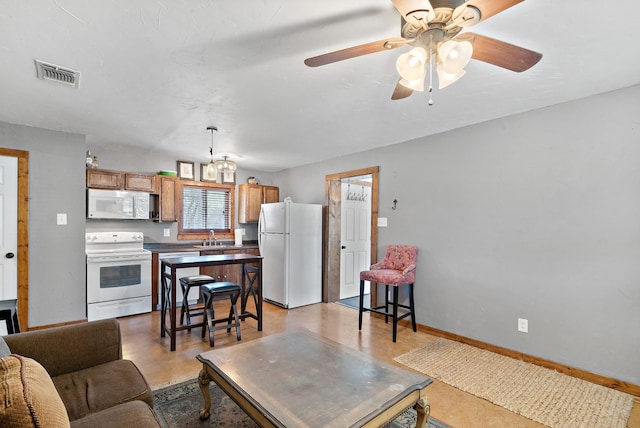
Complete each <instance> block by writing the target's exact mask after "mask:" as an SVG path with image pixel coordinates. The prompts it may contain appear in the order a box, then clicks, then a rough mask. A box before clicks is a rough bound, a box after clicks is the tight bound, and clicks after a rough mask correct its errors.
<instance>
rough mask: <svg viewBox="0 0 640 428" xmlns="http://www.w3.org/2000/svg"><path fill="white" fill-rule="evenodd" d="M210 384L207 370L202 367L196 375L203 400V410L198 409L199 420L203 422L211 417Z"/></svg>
mask: <svg viewBox="0 0 640 428" xmlns="http://www.w3.org/2000/svg"><path fill="white" fill-rule="evenodd" d="M210 382H211V378H210V377H209V374H207V369H206V368H205V367H203V368H202V370H200V374H199V375H198V383H199V384H200V391H202V398H203V399H204V408H202V409H200V419H201V420H203V421H204V420H205V419H209V416H210V415H211V392H210V391H209V383H210Z"/></svg>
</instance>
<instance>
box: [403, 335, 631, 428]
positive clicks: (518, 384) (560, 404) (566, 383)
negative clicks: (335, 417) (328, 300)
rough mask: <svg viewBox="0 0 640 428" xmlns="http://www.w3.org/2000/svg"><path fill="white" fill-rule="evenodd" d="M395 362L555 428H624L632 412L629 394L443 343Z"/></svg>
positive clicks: (473, 349) (510, 359) (491, 354)
mask: <svg viewBox="0 0 640 428" xmlns="http://www.w3.org/2000/svg"><path fill="white" fill-rule="evenodd" d="M394 360H395V361H397V362H399V363H401V364H404V365H406V366H408V367H410V368H412V369H414V370H417V371H419V372H421V373H424V374H425V375H427V376H430V377H432V378H435V379H438V380H440V381H442V382H444V383H447V384H449V385H451V386H454V387H456V388H458V389H461V390H463V391H465V392H468V393H471V394H473V395H475V396H477V397H480V398H484V399H485V400H488V401H490V402H492V403H494V404H497V405H499V406H502V407H504V408H505V409H508V410H511V411H512V412H515V413H517V414H519V415H522V416H524V417H526V418H529V419H532V420H534V421H536V422H539V423H542V424H544V425H547V426H550V427H554V428H556V427H558V428H564V427H567V428H575V427H598V428H605V427H620V428H624V427H626V426H627V420H628V419H629V415H630V413H631V408H632V407H633V401H634V397H633V396H632V395H630V394H625V393H623V392H619V391H615V390H613V389H610V388H607V387H604V386H601V385H596V384H593V383H591V382H587V381H584V380H581V379H577V378H574V377H571V376H567V375H564V374H562V373H559V372H556V371H554V370H549V369H545V368H543V367H540V366H536V365H534V364H530V363H526V362H524V361H520V360H516V359H514V358H510V357H506V356H503V355H498V354H496V353H493V352H490V351H486V350H483V349H479V348H475V347H473V346H469V345H465V344H463V343H458V342H454V341H451V340H447V339H441V338H439V339H436V340H434V341H431V342H429V343H427V345H426V346H425V347H423V348H420V349H415V350H413V351H410V352H408V353H406V354H403V355H401V356H399V357H396V358H394Z"/></svg>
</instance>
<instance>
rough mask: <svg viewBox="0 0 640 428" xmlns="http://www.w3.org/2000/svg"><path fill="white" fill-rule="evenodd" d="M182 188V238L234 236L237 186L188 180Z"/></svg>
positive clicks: (180, 235)
mask: <svg viewBox="0 0 640 428" xmlns="http://www.w3.org/2000/svg"><path fill="white" fill-rule="evenodd" d="M181 188H182V191H181V207H182V210H181V214H180V217H179V220H178V221H179V236H178V238H180V239H205V238H208V237H209V234H210V231H211V230H213V231H214V234H215V236H216V237H222V238H232V237H233V221H234V217H233V215H234V211H233V207H234V197H235V186H233V185H225V184H217V183H201V182H187V183H184V184H183V185H182V186H181Z"/></svg>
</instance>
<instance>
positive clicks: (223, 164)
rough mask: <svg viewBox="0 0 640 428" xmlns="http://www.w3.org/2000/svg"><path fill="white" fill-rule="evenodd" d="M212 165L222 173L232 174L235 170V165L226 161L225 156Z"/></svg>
mask: <svg viewBox="0 0 640 428" xmlns="http://www.w3.org/2000/svg"><path fill="white" fill-rule="evenodd" d="M213 165H214V166H215V168H216V169H217V170H218V171H220V172H222V173H224V172H234V171H235V170H236V169H237V166H236V163H235V162H234V161H230V160H229V159H227V156H223V157H222V159H218V160H217V161H215V162H214V163H213Z"/></svg>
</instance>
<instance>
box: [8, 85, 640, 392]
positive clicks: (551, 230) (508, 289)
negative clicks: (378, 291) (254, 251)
mask: <svg viewBox="0 0 640 428" xmlns="http://www.w3.org/2000/svg"><path fill="white" fill-rule="evenodd" d="M434 108H437V107H434ZM428 114H429V112H428V110H426V108H425V117H426V118H427V119H428ZM639 117H640V86H634V87H631V88H628V89H624V90H620V91H616V92H611V93H607V94H603V95H599V96H595V97H590V98H586V99H583V100H579V101H575V102H571V103H567V104H563V105H558V106H553V107H549V108H545V109H540V110H537V111H532V112H528V113H524V114H521V115H517V116H511V117H508V118H503V119H499V120H495V121H491V122H486V123H482V124H478V125H474V126H470V127H467V128H463V129H458V130H454V131H451V132H447V133H443V134H440V135H435V136H431V137H428V138H423V139H419V140H415V141H409V142H406V143H403V144H398V145H394V146H390V147H386V148H382V149H376V150H371V151H367V152H363V153H358V154H356V155H351V156H344V157H340V158H336V159H333V160H331V161H326V162H320V163H316V164H312V165H307V166H304V167H300V168H295V169H291V170H287V171H282V172H279V173H275V174H265V173H258V172H250V173H249V172H246V173H244V176H241V174H239V176H238V182H243V181H244V180H245V179H246V176H248V175H256V176H258V178H260V179H261V181H262V182H263V183H264V184H274V185H277V186H279V187H280V190H281V191H280V196H281V199H282V198H284V197H286V196H291V197H292V198H293V199H294V200H295V201H297V202H309V203H323V202H324V177H325V175H326V174H331V173H336V172H341V171H348V170H353V169H359V168H364V167H369V166H376V165H379V166H380V213H379V214H380V216H381V217H388V220H389V221H388V224H389V225H388V227H387V228H381V229H380V230H379V235H378V236H379V253H380V254H381V255H382V254H384V248H385V247H386V245H387V244H389V243H407V244H415V245H417V246H418V247H419V248H420V254H419V260H418V270H417V280H416V300H417V308H418V309H417V313H418V315H417V318H418V322H419V323H421V324H424V325H428V326H432V327H435V328H438V329H442V330H446V331H449V332H452V333H456V334H460V335H463V336H467V337H471V338H475V339H478V340H482V341H485V342H488V343H492V344H494V345H498V346H503V347H506V348H510V349H513V350H518V351H522V352H525V353H527V354H530V355H535V356H538V357H542V358H547V359H549V360H552V361H556V362H558V363H562V364H567V365H569V366H573V367H577V368H580V369H583V370H588V371H591V372H594V373H598V374H601V375H605V376H611V377H614V378H618V379H621V380H624V381H628V382H632V383H635V384H640V366H638V355H640V310H638V309H639V306H640V305H639V304H640V263H638V260H640V220H639V219H640V191H639V190H640V168H639V167H638V161H639V160H640V144H638V139H637V137H635V135H638V127H639V126H640V120H639V119H638V118H639ZM0 145H1V146H3V147H10V148H19V149H23V150H29V151H30V153H31V164H30V166H31V169H30V197H31V200H30V219H29V221H30V241H31V242H30V262H31V263H30V307H29V309H30V324H31V325H34V326H37V325H46V324H51V323H56V322H63V321H73V320H77V319H81V318H83V317H84V313H85V309H84V307H85V301H84V296H85V294H84V236H83V234H84V231H85V218H84V166H83V159H84V152H85V150H86V148H85V146H84V138H83V137H82V136H78V135H74V134H65V133H58V132H51V131H45V130H41V129H36V128H28V127H22V126H14V125H8V124H2V123H0ZM96 154H97V155H98V156H99V158H100V166H101V167H104V168H109V169H119V170H130V171H138V172H145V171H146V172H155V171H157V170H160V169H175V159H168V158H163V157H162V156H160V155H154V154H150V153H137V155H135V156H131V154H129V153H124V152H118V151H117V150H115V149H114V150H113V151H110V152H109V153H96ZM110 156H112V157H111V158H110ZM187 160H188V159H187ZM198 162H199V160H198ZM393 199H398V209H397V210H396V211H392V210H391V205H392V201H393ZM57 212H67V213H68V214H69V225H68V226H66V227H60V226H55V218H56V213H57ZM86 223H87V229H89V228H93V227H99V225H98V224H97V223H91V224H90V223H89V222H86ZM129 223H132V222H123V223H119V222H117V223H115V224H113V223H112V224H106V225H103V226H104V227H106V228H109V229H112V228H114V227H118V228H125V227H136V228H137V227H138V223H134V224H133V225H129V226H127V224H129ZM164 227H166V225H163V224H154V223H152V222H148V223H147V222H145V230H144V232H145V235H147V236H148V237H149V238H151V239H154V240H162V239H163V238H162V229H163V228H164ZM173 236H175V235H173ZM518 317H522V318H527V319H528V320H529V333H528V334H524V333H519V332H517V328H516V324H517V323H516V320H517V318H518ZM354 328H355V326H354Z"/></svg>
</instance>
